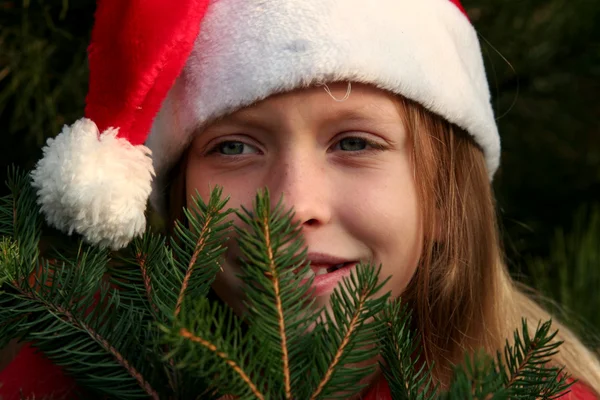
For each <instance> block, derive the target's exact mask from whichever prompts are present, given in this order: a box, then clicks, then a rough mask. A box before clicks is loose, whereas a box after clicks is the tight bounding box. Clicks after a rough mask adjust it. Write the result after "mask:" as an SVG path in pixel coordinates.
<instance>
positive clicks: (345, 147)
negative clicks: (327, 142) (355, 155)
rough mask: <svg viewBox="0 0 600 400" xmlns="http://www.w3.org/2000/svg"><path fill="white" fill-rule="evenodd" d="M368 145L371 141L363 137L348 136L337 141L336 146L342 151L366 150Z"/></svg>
mask: <svg viewBox="0 0 600 400" xmlns="http://www.w3.org/2000/svg"><path fill="white" fill-rule="evenodd" d="M368 145H369V143H368V142H367V141H366V140H365V139H363V138H359V137H347V138H344V139H342V140H340V141H339V142H337V144H336V145H335V147H336V148H337V150H342V151H361V150H365V149H366V148H367V146H368Z"/></svg>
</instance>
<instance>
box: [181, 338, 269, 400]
mask: <svg viewBox="0 0 600 400" xmlns="http://www.w3.org/2000/svg"><path fill="white" fill-rule="evenodd" d="M179 334H180V335H181V337H183V338H185V339H187V340H190V341H192V342H194V343H198V344H199V345H201V346H203V347H205V348H206V349H208V350H210V351H211V352H212V353H214V354H215V355H216V356H217V357H219V358H221V359H222V360H223V361H225V363H227V365H229V366H230V367H231V368H232V370H233V371H235V373H237V374H238V375H239V376H240V378H241V379H242V380H243V381H244V382H245V383H246V384H247V385H248V387H249V388H250V390H251V391H252V393H253V394H254V395H255V396H256V397H257V398H258V399H259V400H264V398H265V397H264V395H263V394H262V393H261V392H260V391H259V390H258V388H257V387H256V385H255V384H254V382H253V381H252V379H250V377H249V376H248V374H246V372H244V370H243V369H242V368H241V367H240V366H239V365H238V364H237V363H236V362H235V361H234V360H232V359H231V358H229V357H228V356H227V354H226V353H224V352H222V351H219V349H218V348H217V346H215V345H214V344H213V343H211V342H209V341H207V340H204V339H202V338H201V337H198V336H196V335H194V334H193V333H192V332H190V331H189V330H187V329H185V328H181V329H180V330H179Z"/></svg>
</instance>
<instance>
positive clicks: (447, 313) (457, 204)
mask: <svg viewBox="0 0 600 400" xmlns="http://www.w3.org/2000/svg"><path fill="white" fill-rule="evenodd" d="M399 107H400V113H401V115H402V116H403V119H404V123H405V126H406V129H407V131H408V133H409V135H410V136H411V138H412V143H413V158H414V174H415V180H416V183H417V190H418V195H419V198H420V199H419V200H420V205H421V211H422V213H423V221H424V233H425V240H424V245H423V251H422V257H421V260H420V264H419V267H418V268H417V272H416V274H415V276H414V277H413V279H412V280H411V282H410V283H409V285H408V288H407V290H406V291H405V293H403V295H402V298H403V301H405V302H408V303H409V304H410V305H411V307H412V309H413V324H414V328H415V329H416V330H417V331H418V332H419V333H420V335H421V339H422V345H423V355H424V360H425V361H426V362H427V363H428V364H431V363H433V365H435V368H434V370H433V372H434V378H435V380H436V381H438V382H439V383H441V384H442V385H443V386H444V385H446V384H447V383H448V380H449V378H450V373H451V368H452V366H453V365H455V364H458V363H460V362H462V361H463V359H464V353H465V352H469V351H474V350H477V349H479V348H483V349H485V350H486V351H488V352H490V353H491V354H495V353H496V351H497V350H502V349H503V348H504V344H505V340H506V339H507V338H511V337H512V334H513V332H514V330H515V329H517V328H520V326H521V319H522V318H526V319H527V320H528V321H529V326H530V327H531V328H533V329H535V327H536V325H537V323H538V322H539V321H546V320H548V319H550V318H551V316H550V314H548V313H547V312H546V311H544V310H543V309H542V308H541V307H540V306H538V305H537V304H536V303H535V302H534V301H533V300H532V299H530V298H529V297H528V296H526V295H525V289H526V288H524V287H523V286H521V285H519V284H518V283H516V282H514V281H513V280H512V278H511V277H510V275H509V273H508V270H507V267H506V265H505V263H504V261H503V251H502V247H501V244H500V239H499V234H498V227H497V225H496V215H495V204H494V197H493V194H492V189H491V185H490V182H489V177H488V171H487V169H486V164H485V158H484V155H483V152H482V151H481V149H480V148H479V147H478V146H477V145H476V144H475V142H474V141H473V140H472V138H471V137H470V136H469V135H467V134H466V133H465V132H463V131H462V130H461V129H459V128H457V127H456V126H454V125H452V124H450V123H448V122H447V121H445V120H444V119H442V118H440V117H438V116H436V115H434V114H433V113H431V112H428V111H427V110H425V109H424V108H423V107H422V106H420V105H419V104H416V103H414V102H412V101H409V100H406V99H404V98H401V99H400V102H399ZM187 153H188V152H187V151H186V152H185V154H184V155H183V156H182V158H181V159H180V160H179V162H178V164H177V165H176V166H175V167H174V168H173V170H172V171H171V175H170V179H168V180H167V181H168V182H170V184H169V186H170V187H169V188H168V199H167V211H168V220H169V224H168V227H172V226H173V223H172V222H173V221H175V220H181V221H182V222H184V219H183V218H184V216H183V213H182V212H181V210H182V208H183V207H184V206H185V205H186V204H185V201H186V195H185V176H186V174H185V170H186V168H187V157H188V155H187ZM553 327H554V329H559V333H558V335H557V340H562V341H564V343H563V345H562V346H561V347H560V348H559V349H560V352H559V353H558V354H557V355H556V356H555V357H554V360H553V361H554V362H555V363H556V364H557V365H560V366H565V367H566V371H567V373H569V374H571V375H572V376H573V377H574V378H576V379H579V380H581V381H583V382H584V383H586V384H587V385H588V386H589V387H590V388H591V389H593V390H594V391H595V392H596V393H599V394H600V363H599V362H598V359H597V358H596V357H595V355H594V354H592V352H591V351H589V350H588V349H586V348H585V346H584V345H583V344H582V343H581V341H580V340H579V339H578V338H577V337H576V336H575V335H574V334H573V333H572V332H571V331H570V330H569V329H567V328H566V327H565V326H563V325H561V324H560V323H558V322H557V321H555V320H553Z"/></svg>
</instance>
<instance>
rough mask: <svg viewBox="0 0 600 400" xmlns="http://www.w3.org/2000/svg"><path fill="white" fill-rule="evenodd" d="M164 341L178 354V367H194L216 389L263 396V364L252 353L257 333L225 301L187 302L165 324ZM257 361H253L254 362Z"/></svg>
mask: <svg viewBox="0 0 600 400" xmlns="http://www.w3.org/2000/svg"><path fill="white" fill-rule="evenodd" d="M161 329H162V330H163V332H164V333H165V337H164V341H165V343H167V344H168V345H169V346H170V347H171V348H172V349H173V350H172V352H171V353H169V354H167V355H166V357H167V358H177V359H178V360H179V361H178V363H177V365H176V367H177V368H183V369H188V370H191V371H193V372H194V373H195V374H196V375H197V376H199V377H200V378H201V379H202V380H203V381H205V382H209V385H210V387H212V388H213V389H212V390H210V389H209V388H205V389H204V390H203V391H204V392H207V393H212V392H215V393H221V394H230V395H233V396H235V397H236V398H239V399H256V398H258V399H264V398H266V397H265V394H264V393H263V392H264V390H265V389H266V388H265V387H264V386H262V385H261V384H260V383H259V382H257V381H255V379H256V377H257V376H258V373H259V372H260V366H257V365H256V362H255V360H252V358H251V357H250V356H251V354H250V352H249V350H251V349H253V348H254V345H255V343H256V341H257V337H256V336H255V335H254V334H252V332H250V333H246V334H244V327H243V323H242V320H241V319H239V318H238V317H237V316H236V315H235V314H234V313H233V311H232V310H231V308H229V307H228V306H226V305H223V304H219V303H212V304H211V303H210V302H209V301H208V300H207V299H206V298H200V299H198V300H197V301H195V302H186V303H185V304H184V307H183V308H182V312H181V313H180V314H179V315H178V316H177V318H176V320H175V322H174V323H173V324H172V325H171V326H162V327H161ZM253 361H254V362H253Z"/></svg>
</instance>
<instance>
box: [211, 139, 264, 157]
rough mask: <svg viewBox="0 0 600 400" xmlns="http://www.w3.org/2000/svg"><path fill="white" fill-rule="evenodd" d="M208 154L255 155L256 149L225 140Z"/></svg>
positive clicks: (245, 144) (246, 144)
mask: <svg viewBox="0 0 600 400" xmlns="http://www.w3.org/2000/svg"><path fill="white" fill-rule="evenodd" d="M208 153H209V154H214V153H217V154H219V155H222V156H239V155H243V154H256V153H258V149H257V148H256V147H254V146H251V145H249V144H248V143H244V142H240V141H237V140H227V141H224V142H221V143H218V144H216V145H215V146H214V147H213V148H212V149H211V150H210V151H209V152H208Z"/></svg>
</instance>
